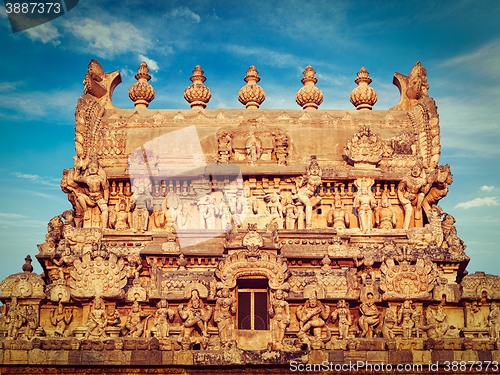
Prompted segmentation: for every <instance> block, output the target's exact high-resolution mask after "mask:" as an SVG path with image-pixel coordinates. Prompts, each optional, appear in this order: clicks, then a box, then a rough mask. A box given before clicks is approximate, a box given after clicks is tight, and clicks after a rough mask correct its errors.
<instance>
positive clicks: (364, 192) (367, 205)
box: [354, 177, 377, 233]
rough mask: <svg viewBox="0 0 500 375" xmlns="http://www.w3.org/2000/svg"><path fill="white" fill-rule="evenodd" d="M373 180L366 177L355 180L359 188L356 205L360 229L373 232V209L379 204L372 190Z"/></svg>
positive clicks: (355, 199)
mask: <svg viewBox="0 0 500 375" xmlns="http://www.w3.org/2000/svg"><path fill="white" fill-rule="evenodd" d="M373 182H374V181H373V179H371V178H366V177H362V178H358V179H357V180H356V181H354V184H355V185H356V187H357V188H358V192H357V194H356V198H354V207H355V208H356V209H357V210H358V217H359V229H360V230H361V232H363V233H368V232H371V231H372V229H373V209H374V208H375V207H376V206H377V204H376V202H375V197H374V196H373V192H372V190H371V187H372V185H373Z"/></svg>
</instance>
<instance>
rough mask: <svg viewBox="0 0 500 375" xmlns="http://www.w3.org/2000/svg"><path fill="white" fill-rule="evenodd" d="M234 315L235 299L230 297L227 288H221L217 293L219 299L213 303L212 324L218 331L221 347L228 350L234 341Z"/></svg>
mask: <svg viewBox="0 0 500 375" xmlns="http://www.w3.org/2000/svg"><path fill="white" fill-rule="evenodd" d="M235 314H236V298H234V297H233V296H232V295H231V292H230V291H229V288H226V287H223V288H222V289H221V290H220V291H219V298H217V302H216V303H215V311H214V322H215V323H216V324H217V328H218V329H219V339H220V343H221V347H222V348H223V349H224V348H225V349H229V347H230V346H231V345H232V344H231V343H232V342H233V341H234V337H233V327H234V316H235Z"/></svg>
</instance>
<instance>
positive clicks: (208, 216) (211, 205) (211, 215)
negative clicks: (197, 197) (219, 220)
mask: <svg viewBox="0 0 500 375" xmlns="http://www.w3.org/2000/svg"><path fill="white" fill-rule="evenodd" d="M218 214H219V209H218V207H217V206H216V204H215V195H209V196H208V200H207V210H206V212H205V215H204V216H205V223H206V228H207V229H215V218H216V216H217V215H218Z"/></svg>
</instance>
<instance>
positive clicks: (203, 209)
mask: <svg viewBox="0 0 500 375" xmlns="http://www.w3.org/2000/svg"><path fill="white" fill-rule="evenodd" d="M208 198H209V196H208V195H205V196H204V197H202V198H200V199H198V201H197V202H196V205H197V206H198V218H199V228H200V229H207V225H206V223H205V218H206V216H207V214H208V213H207V207H208Z"/></svg>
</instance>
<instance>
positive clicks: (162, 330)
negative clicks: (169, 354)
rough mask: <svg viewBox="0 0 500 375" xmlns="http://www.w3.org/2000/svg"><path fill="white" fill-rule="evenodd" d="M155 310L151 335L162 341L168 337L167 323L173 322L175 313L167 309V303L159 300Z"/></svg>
mask: <svg viewBox="0 0 500 375" xmlns="http://www.w3.org/2000/svg"><path fill="white" fill-rule="evenodd" d="M156 308H157V309H156V312H155V315H154V325H153V328H152V329H151V333H152V334H153V336H154V337H157V338H162V339H163V338H165V337H168V335H169V332H168V330H169V322H170V323H171V322H173V321H174V317H175V311H174V310H172V309H169V308H168V302H167V301H166V300H165V299H162V300H160V301H159V302H158V304H157V305H156Z"/></svg>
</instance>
